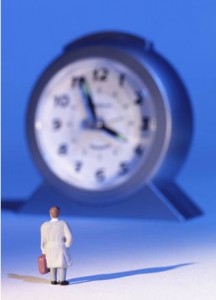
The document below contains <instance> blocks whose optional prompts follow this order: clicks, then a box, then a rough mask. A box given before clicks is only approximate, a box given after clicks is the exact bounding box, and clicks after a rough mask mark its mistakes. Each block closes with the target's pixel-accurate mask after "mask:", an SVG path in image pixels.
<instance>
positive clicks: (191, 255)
mask: <svg viewBox="0 0 216 300" xmlns="http://www.w3.org/2000/svg"><path fill="white" fill-rule="evenodd" d="M62 219H64V220H66V221H67V222H68V223H69V224H70V226H71V228H72V232H73V237H74V242H73V246H72V248H71V253H72V257H73V266H72V267H71V268H70V269H68V273H67V279H68V280H69V281H70V285H69V286H52V285H51V284H50V283H49V274H46V275H40V274H39V273H38V270H37V257H38V256H39V255H40V254H41V252H40V225H41V223H43V222H44V221H46V220H47V218H46V216H37V215H23V214H15V213H12V212H4V211H3V212H2V299H3V300H13V299H16V300H25V299H28V300H29V299H31V300H34V299H37V300H40V299H41V300H44V299H46V297H48V299H52V300H55V299H58V300H59V299H76V300H79V299H83V300H85V299H89V300H90V299H92V300H97V299H98V300H101V299H102V300H105V299H111V300H121V299H123V300H127V299H128V300H131V299H136V300H139V299H140V300H141V299H142V300H143V299H145V300H163V299H164V300H173V299H175V300H189V299H190V300H193V299H194V300H215V299H216V231H215V228H216V220H215V221H214V218H213V217H212V218H208V219H207V218H206V217H205V216H203V217H201V218H197V219H194V220H191V221H188V222H184V223H178V222H166V221H147V220H133V221H132V220H116V219H109V220H105V219H86V218H78V217H76V218H70V217H68V216H67V217H66V218H64V217H63V216H62Z"/></svg>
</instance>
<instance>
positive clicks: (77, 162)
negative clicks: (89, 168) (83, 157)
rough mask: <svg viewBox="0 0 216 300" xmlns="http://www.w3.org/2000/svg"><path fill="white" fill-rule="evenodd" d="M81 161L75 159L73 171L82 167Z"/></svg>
mask: <svg viewBox="0 0 216 300" xmlns="http://www.w3.org/2000/svg"><path fill="white" fill-rule="evenodd" d="M82 165H83V164H82V162H81V161H75V171H77V172H79V171H80V170H81V168H82Z"/></svg>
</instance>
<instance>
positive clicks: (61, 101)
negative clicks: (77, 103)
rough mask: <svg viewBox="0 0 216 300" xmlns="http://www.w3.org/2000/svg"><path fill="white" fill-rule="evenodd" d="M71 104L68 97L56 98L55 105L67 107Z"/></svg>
mask: <svg viewBox="0 0 216 300" xmlns="http://www.w3.org/2000/svg"><path fill="white" fill-rule="evenodd" d="M69 102H70V98H69V96H68V95H61V96H55V97H54V105H55V106H60V107H66V106H67V105H68V104H69Z"/></svg>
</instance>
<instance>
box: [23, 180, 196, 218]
mask: <svg viewBox="0 0 216 300" xmlns="http://www.w3.org/2000/svg"><path fill="white" fill-rule="evenodd" d="M53 205H57V206H59V207H60V208H61V214H63V215H71V216H77V217H78V216H79V217H93V218H130V219H132V218H134V219H136V218H140V219H162V220H185V219H190V218H192V217H196V216H199V215H201V214H202V212H201V210H200V209H199V208H198V207H197V206H195V204H194V203H193V202H192V201H191V200H190V199H189V198H188V196H187V195H186V194H185V193H184V192H183V191H182V190H180V188H179V187H178V186H177V185H176V184H175V183H169V184H167V185H160V184H157V185H156V184H153V183H151V184H149V185H146V186H145V188H143V189H142V190H141V191H139V192H137V193H136V194H134V195H133V196H131V197H128V199H127V200H125V201H122V202H117V203H113V204H108V205H104V206H98V205H91V206H90V205H84V204H79V203H77V202H74V201H73V199H69V198H67V197H65V196H63V195H60V194H59V193H57V192H56V191H54V190H53V189H52V188H51V187H50V186H48V185H47V184H46V183H42V184H41V185H40V186H39V188H38V189H37V190H36V191H35V192H34V193H33V194H32V195H31V197H30V198H29V199H28V201H27V202H26V203H25V204H24V206H23V207H22V208H21V209H20V210H19V212H20V213H27V214H28V213H31V214H47V212H48V211H49V209H50V207H51V206H53Z"/></svg>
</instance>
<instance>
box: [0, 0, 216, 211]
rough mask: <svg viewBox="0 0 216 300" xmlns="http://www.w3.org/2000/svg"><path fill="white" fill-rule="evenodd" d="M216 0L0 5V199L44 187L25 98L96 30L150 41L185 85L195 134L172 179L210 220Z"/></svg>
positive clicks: (215, 190)
mask: <svg viewBox="0 0 216 300" xmlns="http://www.w3.org/2000/svg"><path fill="white" fill-rule="evenodd" d="M215 12H216V2H215V1H214V0H199V1H197V0H187V1H186V0H181V1H180V0H179V1H173V0H164V1H161V0H151V1H146V0H133V1H125V0H124V1H123V0H118V1H117V0H109V1H106V0H103V1H101V0H100V1H99V0H91V1H87V0H78V1H73V0H61V1H59V0H56V1H53V0H52V1H51V0H46V1H45V0H37V1H34V0H22V1H16V0H3V1H2V75H3V79H2V157H3V159H2V196H3V198H4V199H15V198H19V199H23V200H25V199H26V198H27V197H28V196H29V195H30V194H31V193H32V192H33V190H34V189H35V188H36V187H37V186H38V184H39V183H40V182H41V180H42V179H41V175H40V174H39V173H38V171H37V169H36V167H35V165H34V164H33V162H32V160H31V156H30V153H29V150H28V147H27V143H26V137H25V113H26V107H27V103H28V97H29V93H30V91H31V88H32V87H33V85H34V83H35V81H36V79H37V78H38V76H39V75H40V73H41V72H42V71H43V69H44V68H45V67H46V66H47V65H48V64H49V63H50V61H52V60H53V59H54V58H55V57H56V56H58V55H59V54H60V53H61V51H62V48H63V46H64V45H66V44H68V43H69V42H71V41H72V40H73V39H74V38H77V37H79V36H81V35H83V34H87V33H91V32H94V31H98V30H120V31H121V30H122V31H126V32H130V33H135V34H138V35H140V36H143V37H145V38H147V39H150V40H152V41H153V42H154V44H155V48H156V49H157V50H158V51H159V53H161V54H162V55H164V56H165V57H166V58H167V59H168V60H169V61H170V62H171V63H172V64H173V65H174V67H175V68H176V69H177V71H178V72H179V74H180V75H181V77H182V79H183V80H184V83H185V84H186V86H187V88H188V90H189V94H190V95H191V102H192V106H193V111H194V120H195V132H194V137H193V143H192V146H191V150H190V153H189V156H188V159H187V161H186V163H185V165H184V167H183V168H182V171H181V173H180V174H179V176H178V178H177V180H178V182H179V183H180V184H181V185H182V186H183V187H184V189H185V190H186V191H187V192H188V193H189V195H191V196H192V197H193V198H194V199H195V202H196V203H198V204H199V205H200V206H201V207H202V208H203V209H204V210H205V211H207V212H208V213H209V214H211V213H212V214H213V211H215V212H216V209H215V201H216V187H215V186H216V162H215V161H216V134H215V128H216V120H215V119H216V118H215V112H216V18H215Z"/></svg>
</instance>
